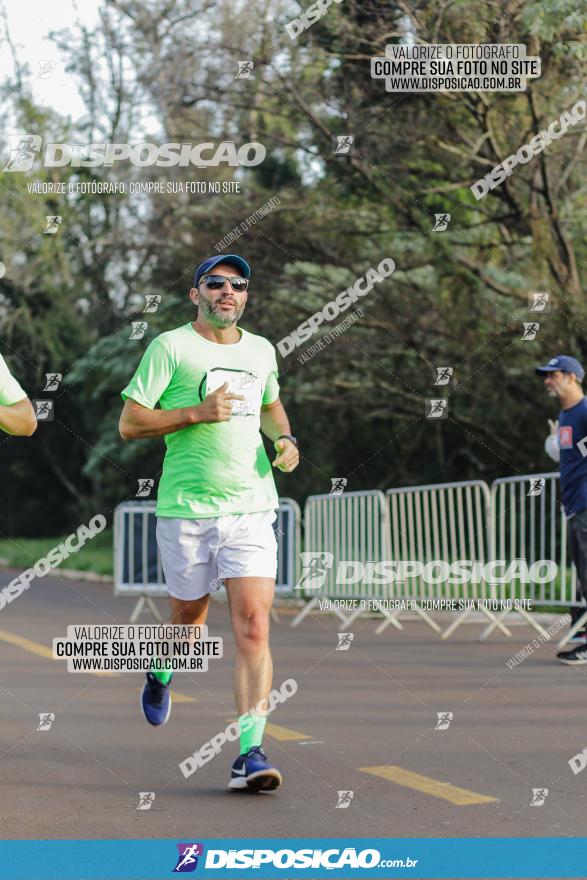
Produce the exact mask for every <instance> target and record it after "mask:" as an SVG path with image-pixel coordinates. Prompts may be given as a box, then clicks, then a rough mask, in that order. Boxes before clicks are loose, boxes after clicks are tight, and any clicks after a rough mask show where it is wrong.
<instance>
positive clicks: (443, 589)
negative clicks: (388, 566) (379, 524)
mask: <svg viewBox="0 0 587 880" xmlns="http://www.w3.org/2000/svg"><path fill="white" fill-rule="evenodd" d="M387 500H388V504H389V522H390V529H391V537H390V548H391V557H390V558H391V559H395V560H413V561H417V562H421V563H422V564H423V565H425V564H426V563H431V562H433V561H434V560H443V561H445V562H447V563H448V564H449V565H450V564H451V563H453V562H456V561H457V560H459V559H468V560H471V561H472V562H479V563H482V564H484V563H485V562H487V559H488V557H489V527H488V524H489V505H490V492H489V487H488V485H487V484H486V483H484V482H483V481H482V480H465V481H461V482H455V483H435V484H432V485H428V486H410V487H402V488H399V489H389V490H388V491H387ZM393 586H394V590H393V592H394V596H395V598H397V599H405V600H408V599H410V600H415V601H416V602H418V603H419V602H421V601H423V600H429V599H437V600H438V599H449V600H458V599H484V598H486V596H487V585H486V584H485V583H484V582H481V583H479V584H477V583H468V584H451V583H449V582H448V581H446V580H445V581H442V582H439V583H437V584H429V583H426V582H425V581H424V580H422V579H419V578H408V579H407V580H406V581H396V582H395V584H394V585H393ZM415 610H416V612H417V613H418V614H419V615H420V616H421V617H422V618H423V619H424V620H425V621H426V623H428V625H429V626H430V627H431V628H432V629H434V630H435V631H436V632H440V631H441V630H440V627H439V626H438V624H437V623H436V622H435V621H434V620H433V619H432V618H431V617H430V616H429V615H428V614H426V612H425V611H424V610H422V609H421V608H420V607H419V606H416V609H415ZM401 613H402V612H401V609H400V610H398V611H396V612H394V613H393V615H389V614H386V615H385V616H386V617H387V620H384V621H383V623H382V624H381V626H379V628H378V629H377V630H376V632H382V631H383V630H384V629H385V628H386V627H387V626H389V624H390V623H394V621H395V620H396V619H397V616H398V615H399V614H401ZM484 613H486V614H487V616H488V617H489V618H490V619H491V620H494V619H495V618H494V615H493V614H491V612H486V611H484ZM456 625H458V624H456ZM501 628H502V629H505V627H503V626H501ZM451 632H452V630H451V629H450V627H449V630H447V632H446V634H445V635H444V636H443V637H448V635H450V633H451Z"/></svg>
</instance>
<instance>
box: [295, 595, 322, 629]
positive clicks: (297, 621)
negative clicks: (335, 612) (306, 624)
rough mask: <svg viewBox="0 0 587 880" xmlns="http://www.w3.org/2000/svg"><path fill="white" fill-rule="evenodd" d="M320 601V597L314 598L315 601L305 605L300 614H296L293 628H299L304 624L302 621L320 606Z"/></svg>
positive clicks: (312, 600)
mask: <svg viewBox="0 0 587 880" xmlns="http://www.w3.org/2000/svg"><path fill="white" fill-rule="evenodd" d="M319 600H320V597H319V596H314V598H313V599H310V601H309V602H306V604H305V605H304V607H303V608H302V610H301V611H300V613H299V614H296V616H295V617H294V619H293V620H292V622H291V625H292V626H299V624H300V623H301V622H302V620H303V619H304V617H307V616H308V614H309V613H310V611H311V610H312V609H313V608H315V607H316V605H317V604H318V602H319Z"/></svg>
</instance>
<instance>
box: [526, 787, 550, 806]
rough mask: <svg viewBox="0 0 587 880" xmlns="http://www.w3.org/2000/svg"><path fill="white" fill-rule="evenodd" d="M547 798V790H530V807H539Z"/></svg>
mask: <svg viewBox="0 0 587 880" xmlns="http://www.w3.org/2000/svg"><path fill="white" fill-rule="evenodd" d="M547 797H548V789H547V788H533V789H532V800H531V802H530V806H531V807H541V806H542V804H543V803H544V801H545V800H546V798H547Z"/></svg>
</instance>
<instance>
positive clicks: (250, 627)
mask: <svg viewBox="0 0 587 880" xmlns="http://www.w3.org/2000/svg"><path fill="white" fill-rule="evenodd" d="M235 636H236V640H237V642H238V644H239V647H241V648H243V649H245V650H246V649H248V650H255V649H258V648H262V647H264V646H265V645H267V643H268V642H269V611H265V610H264V609H261V610H259V609H255V610H254V611H251V612H250V613H249V614H243V615H240V616H239V618H238V620H237V621H235Z"/></svg>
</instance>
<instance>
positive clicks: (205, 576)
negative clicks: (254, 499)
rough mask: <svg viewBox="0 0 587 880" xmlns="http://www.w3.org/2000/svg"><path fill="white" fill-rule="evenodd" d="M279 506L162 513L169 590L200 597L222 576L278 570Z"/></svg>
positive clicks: (159, 523) (270, 574) (273, 573)
mask: <svg viewBox="0 0 587 880" xmlns="http://www.w3.org/2000/svg"><path fill="white" fill-rule="evenodd" d="M276 518H277V514H276V513H275V511H274V510H266V511H263V512H261V513H242V514H235V515H229V516H218V517H214V518H212V519H183V518H179V517H166V516H161V517H157V544H158V545H159V553H160V554H161V565H162V567H163V573H164V574H165V581H166V583H167V589H168V590H169V593H170V594H171V595H172V596H173V597H174V598H176V599H183V600H184V601H189V600H193V599H201V598H202V597H203V596H206V595H208V593H211V592H214V590H217V589H218V587H219V583H218V579H219V578H222V579H224V578H238V577H266V578H275V577H276V575H277V541H276V540H275V533H274V531H273V526H272V523H274V522H275V520H276Z"/></svg>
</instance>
